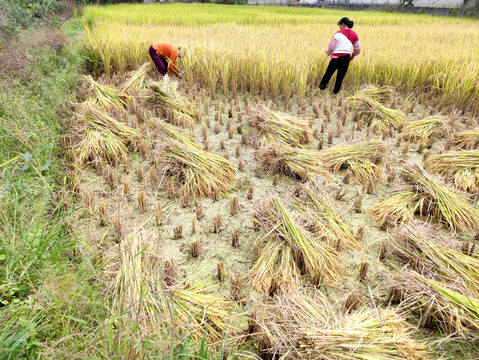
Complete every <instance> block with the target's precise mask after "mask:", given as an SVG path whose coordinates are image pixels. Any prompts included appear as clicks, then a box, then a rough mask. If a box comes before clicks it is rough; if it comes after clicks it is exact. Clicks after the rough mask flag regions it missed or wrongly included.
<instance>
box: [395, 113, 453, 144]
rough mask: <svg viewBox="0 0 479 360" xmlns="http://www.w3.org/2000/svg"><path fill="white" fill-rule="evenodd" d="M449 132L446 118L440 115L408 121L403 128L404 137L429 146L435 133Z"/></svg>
mask: <svg viewBox="0 0 479 360" xmlns="http://www.w3.org/2000/svg"><path fill="white" fill-rule="evenodd" d="M444 132H446V133H447V132H449V128H448V125H447V123H446V118H445V117H444V116H441V115H434V116H429V117H427V118H425V119H421V120H415V121H409V122H408V123H407V124H406V125H405V126H404V129H403V134H404V137H405V138H406V139H407V140H409V141H413V142H418V143H421V144H423V145H424V146H429V145H430V144H431V142H432V139H433V137H434V136H436V135H441V136H442V135H444Z"/></svg>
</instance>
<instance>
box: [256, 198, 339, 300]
mask: <svg viewBox="0 0 479 360" xmlns="http://www.w3.org/2000/svg"><path fill="white" fill-rule="evenodd" d="M253 222H254V223H255V224H257V226H258V227H260V228H261V229H262V230H263V235H262V236H261V238H260V240H259V241H260V242H263V241H265V245H264V248H263V250H262V252H261V255H260V256H259V258H258V260H257V261H256V263H255V264H254V266H253V268H252V269H251V274H250V275H251V276H250V283H251V284H252V285H253V286H254V287H255V288H256V289H257V290H258V291H262V292H266V293H270V294H274V293H275V292H277V291H281V292H282V291H287V290H289V289H293V288H297V287H298V286H300V285H301V279H302V275H304V276H305V277H306V278H307V279H308V280H309V281H312V282H317V283H320V282H325V283H336V282H337V281H339V279H340V277H341V275H343V274H345V273H346V269H345V268H344V265H343V264H342V261H341V256H340V254H339V253H338V252H337V251H336V250H334V249H333V248H332V247H330V246H329V245H326V244H325V243H323V242H322V241H321V238H320V236H316V235H314V234H312V233H311V232H309V231H307V230H306V229H305V228H304V227H302V226H301V225H300V224H299V223H298V221H296V220H295V219H294V218H293V217H292V214H291V213H290V212H289V211H288V210H287V209H286V208H285V206H284V205H283V203H282V201H281V200H280V199H279V198H278V197H274V198H272V199H270V200H268V201H266V202H264V203H263V204H262V205H261V206H259V207H258V208H257V209H256V210H255V211H254V213H253Z"/></svg>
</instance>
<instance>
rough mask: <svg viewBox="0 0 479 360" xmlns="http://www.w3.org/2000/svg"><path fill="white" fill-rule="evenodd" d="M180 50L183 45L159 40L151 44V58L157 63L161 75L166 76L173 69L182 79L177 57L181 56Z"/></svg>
mask: <svg viewBox="0 0 479 360" xmlns="http://www.w3.org/2000/svg"><path fill="white" fill-rule="evenodd" d="M180 50H181V46H180V47H176V46H173V45H171V44H170V43H168V42H157V43H154V44H153V45H151V46H150V50H149V52H150V56H151V60H153V62H154V63H155V65H156V68H157V69H158V71H159V72H160V74H161V76H165V75H166V74H167V73H168V71H171V72H172V73H173V74H175V75H176V76H177V77H178V78H180V79H181V75H180V71H179V69H178V67H177V66H176V58H178V57H181V55H179V54H178V52H179V51H180Z"/></svg>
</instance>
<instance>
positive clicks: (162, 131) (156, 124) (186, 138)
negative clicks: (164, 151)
mask: <svg viewBox="0 0 479 360" xmlns="http://www.w3.org/2000/svg"><path fill="white" fill-rule="evenodd" d="M147 122H148V124H149V125H151V126H152V127H153V128H154V129H155V134H157V135H159V138H160V141H161V142H163V141H167V140H168V139H174V140H178V141H179V142H181V143H188V144H189V145H191V146H193V147H197V148H198V149H201V148H202V147H201V146H200V145H199V144H198V143H196V142H195V134H194V133H193V132H191V131H190V130H185V129H181V130H180V129H179V128H177V127H176V126H174V125H172V124H169V123H167V122H166V121H163V120H161V119H159V118H155V117H150V118H149V119H148V120H147Z"/></svg>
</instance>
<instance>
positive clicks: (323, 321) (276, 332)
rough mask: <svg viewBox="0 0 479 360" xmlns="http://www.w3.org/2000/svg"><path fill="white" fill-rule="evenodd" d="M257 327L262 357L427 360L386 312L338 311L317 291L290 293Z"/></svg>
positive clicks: (403, 326) (269, 309) (340, 306)
mask: <svg viewBox="0 0 479 360" xmlns="http://www.w3.org/2000/svg"><path fill="white" fill-rule="evenodd" d="M259 324H260V326H261V328H262V329H263V330H264V335H263V337H265V338H266V343H269V344H270V347H269V349H268V352H269V353H270V354H271V355H272V356H273V357H278V358H284V359H324V360H338V359H344V360H346V359H348V360H349V359H358V360H365V359H368V360H386V359H411V360H427V359H429V355H428V353H427V351H428V350H427V346H426V344H423V343H419V342H416V341H415V340H414V339H413V338H412V337H411V334H410V329H409V328H408V326H407V324H406V322H405V320H404V319H403V318H402V317H400V316H399V315H398V314H397V313H396V312H394V311H393V310H391V309H380V308H375V309H369V308H361V309H359V310H356V311H353V312H346V311H344V304H340V303H337V304H332V303H330V302H329V301H328V299H327V298H326V296H325V295H323V294H322V293H320V292H319V291H315V292H313V293H311V294H307V293H306V292H304V291H303V292H295V293H294V294H290V295H285V296H282V297H280V298H278V299H277V303H275V304H273V305H271V306H269V307H267V308H266V312H265V313H264V316H263V318H262V319H260V321H259Z"/></svg>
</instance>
